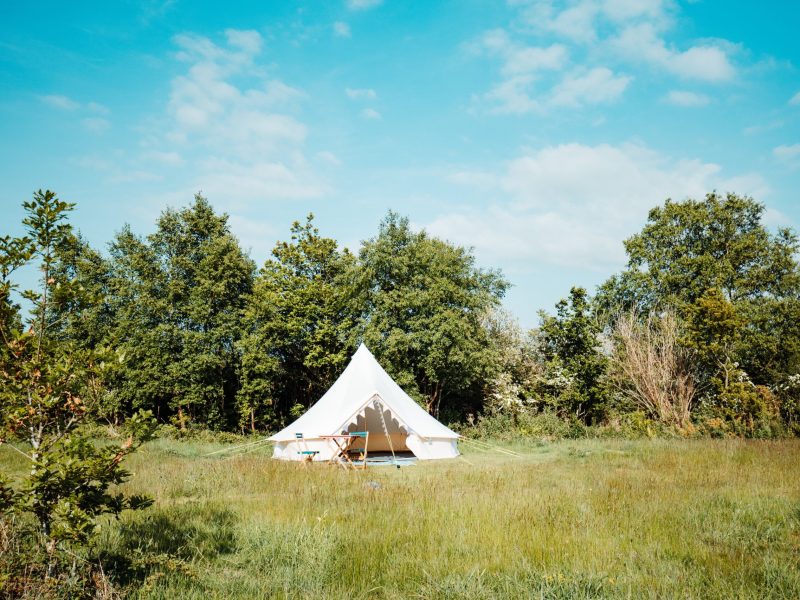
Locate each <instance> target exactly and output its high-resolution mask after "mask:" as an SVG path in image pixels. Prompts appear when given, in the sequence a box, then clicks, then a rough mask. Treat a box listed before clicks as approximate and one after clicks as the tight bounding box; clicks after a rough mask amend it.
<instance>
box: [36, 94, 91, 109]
mask: <svg viewBox="0 0 800 600" xmlns="http://www.w3.org/2000/svg"><path fill="white" fill-rule="evenodd" d="M41 100H42V102H44V103H45V104H47V105H48V106H51V107H53V108H60V109H61V110H76V109H78V108H80V107H81V105H80V103H79V102H75V100H72V99H71V98H67V97H66V96H62V95H60V94H53V95H50V96H41Z"/></svg>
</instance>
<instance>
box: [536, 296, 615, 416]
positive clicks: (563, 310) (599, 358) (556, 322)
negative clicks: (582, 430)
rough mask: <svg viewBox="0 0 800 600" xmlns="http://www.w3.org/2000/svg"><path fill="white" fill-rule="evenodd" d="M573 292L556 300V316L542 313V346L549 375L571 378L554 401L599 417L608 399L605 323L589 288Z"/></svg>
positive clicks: (563, 409)
mask: <svg viewBox="0 0 800 600" xmlns="http://www.w3.org/2000/svg"><path fill="white" fill-rule="evenodd" d="M569 294H570V295H569V299H568V300H567V299H562V300H560V301H559V302H558V303H557V304H556V315H555V316H551V315H548V314H546V313H545V312H543V311H542V312H540V313H539V316H540V319H541V324H540V326H539V334H538V336H539V348H540V352H541V354H542V357H543V359H544V360H545V362H546V363H547V372H548V374H549V377H548V378H549V379H550V380H554V381H566V382H568V384H567V385H557V386H555V387H556V389H554V390H553V391H554V392H555V393H553V394H551V403H553V404H554V407H553V408H555V409H556V410H558V411H560V412H567V413H571V414H574V415H576V416H578V417H580V418H581V419H583V420H585V421H588V422H593V421H598V420H599V419H600V418H601V417H602V416H603V413H604V411H605V406H606V402H607V391H606V384H605V375H606V369H607V366H608V358H607V356H606V355H605V354H604V353H603V352H602V351H601V347H600V334H601V332H602V327H601V325H600V323H599V321H598V320H597V318H596V317H595V315H594V314H593V312H592V307H591V303H590V299H589V296H588V294H587V293H586V290H585V289H584V288H581V287H573V288H572V289H571V290H570V293H569ZM545 387H547V386H545ZM551 387H552V386H551Z"/></svg>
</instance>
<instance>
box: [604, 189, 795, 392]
mask: <svg viewBox="0 0 800 600" xmlns="http://www.w3.org/2000/svg"><path fill="white" fill-rule="evenodd" d="M764 210H765V209H764V206H763V205H762V204H759V203H757V202H755V201H754V200H753V199H752V198H748V197H742V196H737V195H736V194H727V195H725V196H722V195H720V194H717V193H711V194H708V195H707V196H706V197H705V199H703V200H686V201H683V202H673V201H671V200H667V201H666V202H665V204H664V205H663V206H659V207H656V208H654V209H652V210H651V211H650V214H649V216H648V222H647V224H646V225H645V227H644V228H643V229H642V231H641V232H640V233H638V234H636V235H634V236H632V237H631V238H629V239H628V240H626V241H625V249H626V251H627V253H628V259H629V260H628V268H627V269H626V270H625V271H623V272H622V273H621V274H619V275H616V276H614V277H612V278H611V279H609V280H608V281H607V282H606V283H605V284H604V285H603V286H601V288H600V290H599V292H598V295H597V298H596V301H597V305H598V307H599V308H601V309H603V310H605V312H606V313H607V314H608V315H611V317H612V318H613V315H614V314H618V312H619V311H620V310H621V309H622V310H624V309H630V308H634V309H635V310H636V311H637V313H638V314H641V315H645V314H649V313H650V312H652V311H654V310H655V311H659V310H662V309H664V308H673V309H674V310H675V311H676V312H677V314H678V316H679V317H680V318H682V319H684V320H686V319H688V318H690V314H691V312H692V310H693V307H695V308H696V306H695V305H696V303H697V302H698V300H699V299H701V298H702V297H703V295H704V294H706V293H707V291H708V290H712V289H716V290H718V292H719V294H720V295H721V296H722V298H724V300H725V301H727V302H729V303H731V304H732V306H733V307H734V309H735V312H736V314H737V315H738V317H737V318H739V319H741V320H742V325H741V328H740V330H739V336H738V338H737V342H736V344H735V349H734V350H732V354H731V356H733V357H734V361H735V362H739V363H740V365H741V367H742V369H744V371H746V372H747V373H748V374H749V376H750V377H752V378H753V381H755V382H756V383H764V384H773V383H775V382H778V381H781V380H783V379H785V377H787V376H788V375H790V374H792V373H794V372H797V370H798V368H799V367H800V325H798V323H800V269H798V263H797V260H796V255H797V252H798V250H800V244H798V238H797V236H796V235H795V233H794V232H793V231H791V230H789V229H779V230H778V231H777V232H776V233H775V234H771V233H770V232H769V231H768V230H767V228H766V227H765V226H764V224H763V223H762V219H763V216H764ZM707 316H708V317H709V318H711V317H712V316H713V315H711V314H708V315H707ZM719 316H721V317H722V316H724V315H719ZM718 326H720V327H724V326H725V323H720V324H718ZM706 327H711V325H710V323H706ZM698 333H699V332H698ZM701 342H702V340H696V344H695V345H698V344H701Z"/></svg>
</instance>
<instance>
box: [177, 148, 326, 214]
mask: <svg viewBox="0 0 800 600" xmlns="http://www.w3.org/2000/svg"><path fill="white" fill-rule="evenodd" d="M199 167H200V173H202V174H201V175H197V176H196V180H195V183H193V184H192V185H191V186H190V188H191V189H193V190H198V189H201V190H203V194H204V195H207V196H208V197H209V198H220V199H224V201H230V202H231V204H232V205H233V206H234V207H235V206H246V205H248V204H250V203H252V202H254V201H259V200H264V199H280V200H304V199H309V198H317V197H319V196H320V195H322V194H323V193H324V191H325V188H324V187H323V186H321V185H320V184H319V183H317V181H316V178H314V177H310V176H309V175H310V173H308V171H307V166H306V165H305V164H303V161H302V159H299V160H298V161H294V162H289V163H285V162H277V161H276V162H267V161H254V162H250V163H246V164H245V163H241V162H238V161H232V160H228V159H224V158H209V159H207V160H203V161H200V162H199ZM237 203H238V204H237Z"/></svg>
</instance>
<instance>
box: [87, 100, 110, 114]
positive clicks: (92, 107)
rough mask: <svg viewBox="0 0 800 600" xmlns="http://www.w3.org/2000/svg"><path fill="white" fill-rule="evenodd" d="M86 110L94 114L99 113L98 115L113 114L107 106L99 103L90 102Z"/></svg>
mask: <svg viewBox="0 0 800 600" xmlns="http://www.w3.org/2000/svg"><path fill="white" fill-rule="evenodd" d="M86 108H87V109H89V111H91V112H93V113H97V114H98V115H109V114H111V110H110V109H109V108H108V107H107V106H105V105H103V104H100V103H98V102H89V104H87V105H86Z"/></svg>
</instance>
